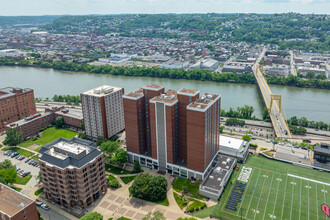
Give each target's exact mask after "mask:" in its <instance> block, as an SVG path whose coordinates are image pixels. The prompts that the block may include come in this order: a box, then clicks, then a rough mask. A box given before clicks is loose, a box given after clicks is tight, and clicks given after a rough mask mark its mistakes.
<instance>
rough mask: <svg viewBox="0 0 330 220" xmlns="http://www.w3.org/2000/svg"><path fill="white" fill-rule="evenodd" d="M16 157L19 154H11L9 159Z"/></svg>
mask: <svg viewBox="0 0 330 220" xmlns="http://www.w3.org/2000/svg"><path fill="white" fill-rule="evenodd" d="M18 155H19V153H17V152H14V153H12V154H11V155H10V157H11V158H14V157H17V156H18Z"/></svg>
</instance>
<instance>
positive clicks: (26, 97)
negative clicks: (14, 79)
mask: <svg viewBox="0 0 330 220" xmlns="http://www.w3.org/2000/svg"><path fill="white" fill-rule="evenodd" d="M36 112H37V110H36V106H35V100H34V93H33V90H32V89H19V88H11V87H8V88H3V89H0V132H2V131H4V130H5V129H6V127H5V125H6V124H9V123H11V122H14V121H17V120H19V119H20V118H22V117H26V116H29V115H33V114H35V113H36Z"/></svg>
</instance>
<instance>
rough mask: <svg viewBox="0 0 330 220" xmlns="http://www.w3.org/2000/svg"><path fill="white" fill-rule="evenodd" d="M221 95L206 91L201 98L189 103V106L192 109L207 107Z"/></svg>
mask: <svg viewBox="0 0 330 220" xmlns="http://www.w3.org/2000/svg"><path fill="white" fill-rule="evenodd" d="M219 97H220V95H216V94H211V93H204V95H202V96H201V97H199V99H197V100H196V101H195V102H193V103H191V104H189V105H188V106H187V108H190V109H207V108H208V107H209V106H210V105H212V104H213V102H214V101H215V100H216V99H218V98H219Z"/></svg>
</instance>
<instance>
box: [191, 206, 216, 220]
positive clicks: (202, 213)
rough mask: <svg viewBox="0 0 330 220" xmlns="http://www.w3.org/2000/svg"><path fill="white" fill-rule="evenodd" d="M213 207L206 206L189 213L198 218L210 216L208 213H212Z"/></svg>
mask: <svg viewBox="0 0 330 220" xmlns="http://www.w3.org/2000/svg"><path fill="white" fill-rule="evenodd" d="M213 209H214V206H211V207H208V208H206V209H202V210H200V211H198V212H194V213H192V214H191V215H192V216H194V217H198V218H207V217H209V216H210V214H211V213H212V211H213Z"/></svg>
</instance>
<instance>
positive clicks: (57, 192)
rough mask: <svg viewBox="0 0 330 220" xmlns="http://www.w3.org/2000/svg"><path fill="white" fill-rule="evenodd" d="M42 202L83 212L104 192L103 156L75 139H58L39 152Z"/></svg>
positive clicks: (89, 145)
mask: <svg viewBox="0 0 330 220" xmlns="http://www.w3.org/2000/svg"><path fill="white" fill-rule="evenodd" d="M39 153H40V154H41V157H40V158H39V164H40V173H41V178H42V183H43V187H44V194H45V197H46V199H48V200H49V201H51V202H54V203H56V204H58V205H61V206H62V207H65V208H66V209H68V210H72V209H75V210H84V209H87V208H88V207H89V206H90V205H91V204H92V203H94V202H95V201H96V200H97V199H98V198H100V197H101V196H103V195H104V194H105V193H106V191H107V186H106V178H105V167H104V156H103V154H102V153H101V152H100V151H99V150H98V149H97V146H96V145H95V144H94V143H93V142H91V141H88V140H83V139H79V138H75V137H73V138H71V139H65V138H58V139H56V140H55V141H52V142H50V143H48V144H46V145H44V146H43V147H42V148H41V150H40V151H39Z"/></svg>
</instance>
